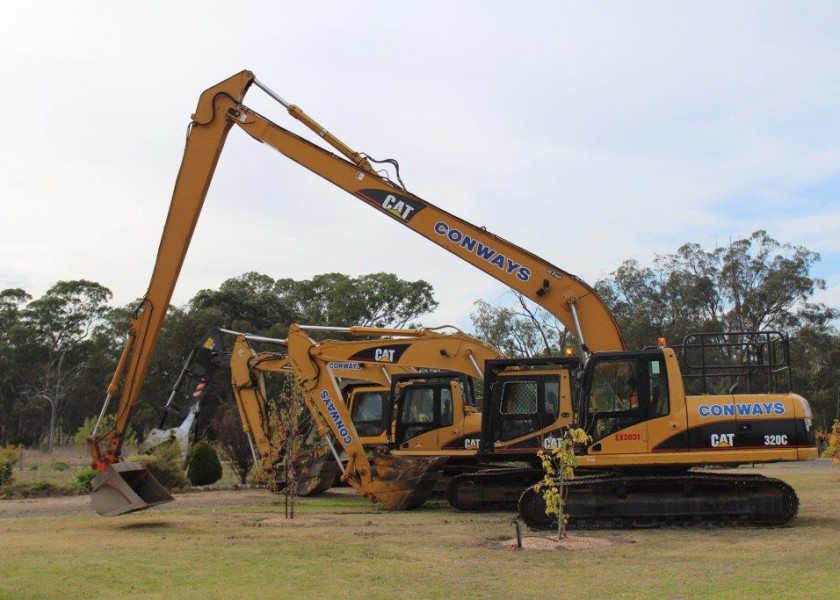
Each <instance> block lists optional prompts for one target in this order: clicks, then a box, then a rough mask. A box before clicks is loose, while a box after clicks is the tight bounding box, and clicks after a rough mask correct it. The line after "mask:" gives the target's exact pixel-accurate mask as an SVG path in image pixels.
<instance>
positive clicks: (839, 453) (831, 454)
mask: <svg viewBox="0 0 840 600" xmlns="http://www.w3.org/2000/svg"><path fill="white" fill-rule="evenodd" d="M826 442H827V446H826V449H825V451H824V452H823V457H824V458H833V459H834V462H836V463H840V421H835V422H834V426H833V427H832V428H831V431H830V432H829V433H828V436H827V437H826Z"/></svg>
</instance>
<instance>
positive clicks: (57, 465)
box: [50, 460, 70, 471]
mask: <svg viewBox="0 0 840 600" xmlns="http://www.w3.org/2000/svg"><path fill="white" fill-rule="evenodd" d="M50 468H51V469H52V470H53V471H67V470H68V469H70V465H68V464H67V463H66V462H63V461H60V460H56V461H53V462H52V463H51V464H50Z"/></svg>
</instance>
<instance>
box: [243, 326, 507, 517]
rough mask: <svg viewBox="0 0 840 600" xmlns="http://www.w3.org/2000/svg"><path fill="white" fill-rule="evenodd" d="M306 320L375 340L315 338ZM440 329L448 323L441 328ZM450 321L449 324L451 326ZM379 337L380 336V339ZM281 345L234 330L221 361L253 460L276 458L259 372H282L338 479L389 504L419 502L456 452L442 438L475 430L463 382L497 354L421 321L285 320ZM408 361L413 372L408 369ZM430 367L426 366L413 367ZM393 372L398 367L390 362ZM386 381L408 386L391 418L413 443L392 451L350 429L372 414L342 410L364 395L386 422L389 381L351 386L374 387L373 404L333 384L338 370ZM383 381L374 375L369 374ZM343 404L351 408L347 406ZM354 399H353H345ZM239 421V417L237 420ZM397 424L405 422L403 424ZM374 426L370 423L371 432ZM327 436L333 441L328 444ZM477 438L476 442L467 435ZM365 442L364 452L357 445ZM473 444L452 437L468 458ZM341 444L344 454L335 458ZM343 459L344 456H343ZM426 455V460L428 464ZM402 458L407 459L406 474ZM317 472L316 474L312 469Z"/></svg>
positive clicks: (265, 463)
mask: <svg viewBox="0 0 840 600" xmlns="http://www.w3.org/2000/svg"><path fill="white" fill-rule="evenodd" d="M306 329H310V330H320V331H325V330H329V331H336V330H340V331H342V332H344V333H347V334H350V335H353V336H365V337H370V336H376V338H377V339H364V340H342V341H336V340H327V341H323V342H316V341H315V340H313V339H312V338H311V337H309V335H308V334H307V333H306V332H305V330H306ZM447 329H448V328H447ZM453 329H454V328H453ZM383 336H387V337H386V338H385V339H382V337H383ZM285 343H286V344H287V345H288V354H284V353H277V352H259V353H258V352H256V351H254V350H253V349H252V347H251V344H250V343H249V337H248V336H238V337H237V338H236V340H235V342H234V344H233V348H232V352H231V359H230V369H231V383H232V386H233V393H234V395H235V397H236V403H237V406H238V407H239V410H240V416H241V419H242V422H243V427H245V428H246V429H247V430H249V431H250V432H251V433H252V434H256V435H254V444H255V446H256V448H257V451H258V452H257V453H258V454H259V456H260V460H261V465H262V468H263V469H264V470H265V471H267V472H269V473H271V472H273V471H274V470H275V469H276V465H277V464H278V463H279V461H280V458H281V457H280V455H279V452H278V451H277V449H276V448H274V447H273V446H272V444H271V439H270V434H269V426H268V414H267V412H266V410H267V409H266V407H267V406H268V404H269V402H268V397H267V395H266V384H265V379H264V376H265V374H267V373H290V374H292V375H294V377H295V378H296V379H297V381H298V382H299V383H300V386H301V390H302V393H303V395H304V399H305V402H306V406H307V408H308V409H309V412H310V413H311V414H312V415H313V416H314V417H315V423H316V424H317V425H318V428H319V430H320V433H321V438H322V439H324V440H325V441H326V442H327V444H328V445H329V447H330V450H331V451H332V455H333V458H334V459H335V464H337V465H339V468H340V469H341V471H342V476H341V478H342V480H343V481H345V482H347V483H348V484H350V485H352V486H353V487H354V488H356V489H357V490H359V491H360V492H361V493H362V494H363V495H365V496H367V497H370V498H371V499H373V500H375V501H377V502H380V503H381V504H382V505H383V506H385V507H386V508H388V509H391V510H399V509H404V508H412V507H416V506H419V505H421V504H422V503H423V502H424V501H425V500H426V498H427V497H428V496H429V494H430V493H431V492H432V491H433V490H434V485H435V483H436V482H437V480H438V478H439V477H440V476H441V475H442V467H443V464H444V462H446V461H447V459H456V458H457V457H458V454H459V451H458V450H455V451H447V452H445V453H444V452H442V451H441V448H442V447H443V446H445V445H447V444H456V443H457V440H463V439H464V438H465V437H466V436H470V435H472V436H475V437H476V438H477V436H478V434H479V432H480V428H481V421H480V415H479V414H478V413H477V411H476V409H475V401H474V398H473V396H472V394H471V393H469V392H468V391H467V390H468V388H469V385H470V384H468V383H466V381H468V380H469V377H481V376H482V374H483V373H482V370H481V365H483V364H484V363H485V362H486V361H487V360H493V359H498V358H499V357H500V356H501V354H500V353H499V352H498V351H497V350H496V349H495V348H493V347H492V346H489V345H488V344H486V343H484V342H481V341H479V340H476V339H474V338H472V337H470V336H467V335H465V334H463V333H461V332H460V331H457V330H454V331H451V332H442V331H439V330H431V329H386V328H377V327H348V328H335V327H316V326H300V325H296V324H292V325H291V326H290V328H289V337H288V339H287V340H285ZM415 369H417V370H418V371H417V372H414V371H415ZM420 369H430V370H431V371H422V372H421V371H419V370H420ZM400 370H401V371H402V373H399V372H398V371H400ZM380 372H381V373H383V374H385V375H386V376H387V378H388V380H389V381H390V380H391V378H394V379H395V380H396V379H397V378H400V381H399V382H395V384H394V385H395V386H396V387H397V388H400V389H401V390H402V391H405V390H410V391H411V392H414V396H416V397H415V398H414V399H413V400H414V401H413V402H412V405H411V407H410V408H411V410H406V411H404V414H403V415H401V416H399V417H398V418H397V422H398V423H399V424H400V426H399V427H398V429H399V431H400V433H402V435H403V437H404V438H405V439H406V442H405V444H404V445H409V444H410V445H411V446H412V447H414V448H415V449H426V450H427V451H421V452H416V451H415V452H408V451H402V450H394V451H393V452H391V451H390V450H389V448H388V446H387V445H385V444H381V443H379V440H377V439H373V440H371V439H369V438H368V439H366V438H365V437H363V436H361V435H359V433H358V430H357V427H356V426H357V424H359V423H360V422H361V423H365V424H370V423H371V421H373V419H367V420H361V421H360V420H357V419H354V418H352V416H351V410H352V409H353V408H356V407H358V406H359V402H362V401H364V402H366V404H367V408H368V409H370V410H371V412H372V413H375V416H376V417H378V418H377V419H376V421H377V422H378V423H379V426H380V427H386V428H387V430H389V435H388V436H386V437H389V436H390V429H391V426H390V422H391V413H392V410H391V401H390V399H389V398H390V396H389V395H388V393H389V392H390V388H383V387H381V386H379V387H373V388H371V387H369V386H365V387H363V388H360V389H362V390H363V391H364V393H365V394H369V393H371V390H375V393H376V396H377V398H376V400H375V402H378V405H375V406H371V402H373V401H372V400H371V398H370V397H365V398H364V400H361V399H360V398H359V396H358V390H353V391H354V392H356V394H357V395H356V396H355V397H351V400H350V401H349V402H348V400H347V398H346V396H347V393H346V392H345V391H344V390H342V388H341V387H340V386H339V383H338V379H339V378H341V377H343V378H344V379H347V378H348V376H350V377H353V378H355V379H357V380H365V381H369V382H377V375H376V374H377V373H380ZM378 383H380V384H381V383H383V381H378ZM348 404H350V405H351V406H352V408H348ZM353 404H355V406H353ZM245 424H247V425H245ZM400 427H410V428H411V429H410V430H408V431H404V430H403V429H400ZM374 433H376V434H377V435H378V434H379V431H378V430H377V431H375V432H374ZM335 442H337V443H338V444H339V445H340V448H338V447H336V444H335ZM476 446H477V444H476ZM369 447H373V448H374V452H373V453H372V456H371V455H369V453H368V452H367V451H366V449H367V448H369ZM476 449H477V448H470V445H469V444H464V443H463V442H462V445H461V450H460V455H461V456H465V457H474V456H475V454H476ZM340 450H343V452H344V455H345V456H346V460H342V459H341V456H340V454H341V453H340ZM345 463H346V464H345ZM427 463H431V464H434V465H435V466H436V467H440V468H436V469H434V470H429V468H428V467H427ZM386 464H387V467H388V470H387V472H388V474H389V475H390V474H391V465H397V467H398V469H399V472H400V475H399V477H400V481H401V482H406V481H409V480H410V481H413V482H414V483H415V486H414V489H409V487H408V486H407V485H406V486H404V487H403V489H402V490H400V491H394V490H393V489H392V487H393V486H390V487H389V486H386V485H385V484H384V483H380V482H377V480H376V478H375V475H377V474H378V475H379V476H380V477H385V475H384V474H385V472H386V471H385V467H384V466H383V465H386ZM411 465H417V468H418V469H419V470H418V471H417V472H416V473H415V472H414V471H413V470H412V467H411ZM313 475H315V476H317V473H315V474H313Z"/></svg>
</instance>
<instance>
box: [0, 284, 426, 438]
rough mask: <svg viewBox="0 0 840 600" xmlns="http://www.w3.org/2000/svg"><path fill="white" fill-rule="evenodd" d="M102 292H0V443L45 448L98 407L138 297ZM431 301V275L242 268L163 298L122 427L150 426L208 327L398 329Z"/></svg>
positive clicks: (218, 400)
mask: <svg viewBox="0 0 840 600" xmlns="http://www.w3.org/2000/svg"><path fill="white" fill-rule="evenodd" d="M111 298H112V293H111V291H110V290H109V289H108V288H106V287H105V286H103V285H101V284H99V283H96V282H92V281H85V280H76V281H61V282H58V283H56V284H55V285H54V286H52V287H51V288H50V289H49V290H47V291H46V292H45V293H44V295H43V296H41V297H40V298H38V299H33V298H32V297H31V296H30V295H29V294H28V293H27V292H25V291H24V290H21V289H6V290H3V291H2V292H0V447H2V446H5V445H8V444H23V445H25V446H28V447H32V446H41V447H43V448H44V449H52V448H53V447H55V446H56V445H59V444H64V443H66V442H67V441H69V440H70V439H71V438H72V437H73V435H74V433H75V432H77V431H78V430H79V429H80V428H81V427H82V426H83V425H84V424H85V421H86V420H89V419H90V418H91V417H93V416H96V415H98V414H99V411H100V409H101V406H102V402H103V401H104V399H105V391H106V388H107V386H108V382H109V381H110V378H111V376H112V374H113V371H114V368H115V366H116V364H117V360H118V358H119V355H120V353H121V351H122V348H123V345H124V344H125V340H126V334H127V330H128V328H127V324H128V321H129V318H130V316H131V315H132V314H133V313H134V312H135V311H136V309H137V306H139V305H140V300H137V301H136V302H134V303H132V304H130V305H127V306H123V307H117V308H113V307H110V306H109V302H110V300H111ZM436 306H437V302H436V301H435V300H434V297H433V294H432V286H431V285H430V284H428V283H427V282H425V281H422V280H420V281H405V280H402V279H400V278H398V277H397V276H396V275H393V274H390V273H374V274H368V275H362V276H359V277H348V276H346V275H342V274H339V273H326V274H322V275H318V276H316V277H313V278H312V279H307V280H303V281H296V280H292V279H276V280H275V279H273V278H271V277H269V276H268V275H263V274H260V273H255V272H248V273H245V274H243V275H241V276H239V277H235V278H232V279H228V280H227V281H225V282H223V283H222V284H221V286H220V287H219V288H218V289H216V290H209V289H207V290H201V291H200V292H198V293H197V294H196V295H195V296H194V297H193V298H192V299H191V300H190V301H189V302H187V304H186V305H185V306H182V307H176V306H172V307H170V309H169V313H168V315H167V318H166V320H165V322H164V325H163V329H162V330H161V335H160V338H159V341H158V344H157V346H156V348H155V352H154V355H153V358H152V362H151V364H150V366H149V371H148V374H147V376H146V380H145V384H144V386H143V390H142V392H141V396H140V399H139V401H138V403H137V406H136V410H135V413H134V416H133V418H132V421H131V427H132V429H134V430H135V433H136V434H137V436H138V438H139V439H142V436H143V433H144V432H145V431H148V430H149V429H151V428H153V427H156V426H157V425H158V422H159V421H160V418H161V409H162V407H163V405H164V403H165V402H166V399H167V398H168V396H169V393H170V389H171V387H172V385H174V383H175V381H176V379H177V377H178V374H179V372H180V370H181V368H182V366H183V364H184V361H185V359H186V357H187V355H188V354H189V352H190V351H191V349H192V348H193V347H194V346H195V344H196V343H197V342H198V341H199V338H200V336H201V335H202V334H203V333H204V332H205V331H207V330H208V329H210V328H211V327H223V328H226V329H232V330H236V331H242V332H248V333H257V334H260V335H264V336H269V337H276V338H284V337H285V336H286V333H287V330H288V326H289V324H290V323H306V324H315V325H334V326H344V325H348V324H353V325H375V326H381V327H405V326H410V325H413V324H414V322H415V320H416V318H417V317H418V316H420V315H422V314H425V313H428V312H430V311H432V310H434V308H435V307H436ZM229 387H230V383H229V379H228V378H227V377H224V376H222V377H217V378H215V380H214V381H212V382H211V384H210V385H209V386H208V390H207V392H206V393H205V396H204V397H205V398H206V400H205V401H204V402H203V405H202V412H201V419H200V423H201V424H202V427H203V428H204V429H206V428H207V426H208V424H209V423H210V422H211V421H212V420H213V417H214V416H215V415H214V413H215V412H217V411H218V410H219V409H220V408H221V409H222V411H224V410H225V409H227V412H228V413H232V410H233V406H232V403H233V400H232V398H231V395H230V390H229ZM231 416H232V415H231ZM217 420H218V419H217Z"/></svg>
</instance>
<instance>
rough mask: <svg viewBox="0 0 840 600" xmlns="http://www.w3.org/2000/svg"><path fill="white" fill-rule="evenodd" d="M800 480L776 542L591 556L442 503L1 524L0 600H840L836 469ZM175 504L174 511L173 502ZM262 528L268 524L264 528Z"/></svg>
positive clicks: (792, 471)
mask: <svg viewBox="0 0 840 600" xmlns="http://www.w3.org/2000/svg"><path fill="white" fill-rule="evenodd" d="M760 472H762V473H764V474H766V475H768V476H777V477H780V478H782V479H785V480H786V481H789V482H790V483H792V484H793V485H794V486H795V487H796V488H797V490H798V492H799V495H800V499H801V508H800V514H799V517H798V518H797V519H796V520H795V521H794V523H793V525H792V526H790V527H785V528H780V529H752V528H731V529H730V528H711V529H650V530H634V531H600V532H572V534H571V535H573V536H591V537H600V538H608V539H610V540H614V541H617V542H619V543H616V544H615V545H613V546H610V547H608V548H606V549H600V550H593V551H576V552H569V551H555V552H518V551H514V550H512V549H506V548H503V547H501V546H500V545H499V541H500V540H505V539H510V538H512V537H513V536H514V529H513V526H512V524H511V516H512V515H511V514H508V513H479V514H469V513H458V512H456V511H454V510H452V509H450V508H449V507H448V506H446V505H445V504H443V503H434V504H433V505H432V506H429V507H424V508H422V509H420V510H417V511H412V512H406V513H386V512H383V511H380V510H377V509H376V508H374V507H372V506H371V505H370V504H369V503H368V502H367V501H365V500H364V499H361V498H355V497H352V496H347V495H326V496H322V497H319V498H306V499H302V500H301V502H300V504H299V506H298V509H297V510H298V515H299V516H300V517H302V518H307V517H317V518H318V519H320V520H319V521H318V522H315V523H312V522H310V523H309V524H306V525H304V526H277V525H272V524H267V523H271V522H276V521H277V519H278V517H281V516H282V514H283V506H282V497H275V498H274V502H273V503H272V502H271V500H272V497H271V496H268V495H267V496H266V504H265V505H250V506H242V507H227V508H216V509H210V508H208V509H190V510H179V509H177V508H176V509H174V510H166V511H163V510H158V511H155V510H154V509H153V510H149V511H144V512H140V513H132V514H130V515H125V516H122V517H117V518H110V519H109V518H103V517H99V516H96V515H95V514H93V513H91V515H90V516H85V517H62V518H52V517H39V518H29V519H0V543H1V544H2V547H3V553H2V557H0V572H2V573H3V577H0V598H7V597H9V598H51V597H58V596H61V597H62V598H82V597H84V598H99V597H121V598H122V597H143V598H170V597H173V596H176V595H177V597H178V598H179V599H182V598H183V599H189V598H231V597H257V598H262V597H269V596H271V597H282V598H313V597H319V598H320V597H336V598H366V599H376V598H394V597H400V598H452V597H459V598H460V597H468V596H469V597H472V598H505V599H507V600H509V599H511V598H542V597H545V596H553V597H558V596H559V597H563V598H571V597H580V598H609V597H618V598H724V597H725V598H727V599H728V600H729V599H733V598H756V597H763V598H782V597H792V598H810V597H817V596H822V597H834V596H837V595H838V594H840V578H838V575H837V567H838V559H837V556H838V548H840V515H838V511H837V503H838V499H839V498H840V495H838V491H840V469H838V468H836V467H828V466H826V467H825V468H823V467H822V466H821V467H819V468H809V467H804V468H802V467H798V466H797V467H787V466H784V467H765V468H763V469H760ZM169 506H174V505H169ZM266 520H269V521H268V522H267V521H266Z"/></svg>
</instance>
